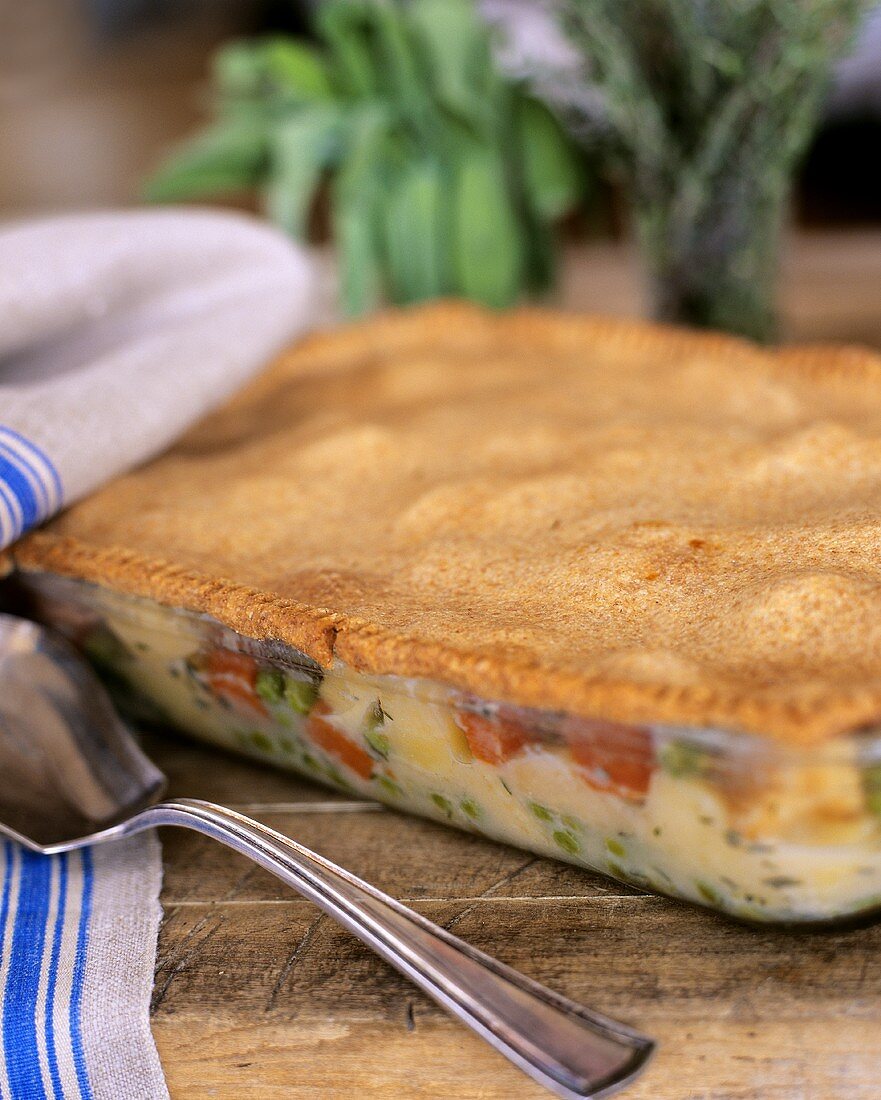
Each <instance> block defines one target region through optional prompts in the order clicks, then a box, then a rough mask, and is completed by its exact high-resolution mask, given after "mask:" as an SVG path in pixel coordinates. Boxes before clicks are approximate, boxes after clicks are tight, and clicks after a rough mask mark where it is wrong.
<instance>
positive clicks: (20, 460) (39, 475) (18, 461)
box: [0, 435, 49, 516]
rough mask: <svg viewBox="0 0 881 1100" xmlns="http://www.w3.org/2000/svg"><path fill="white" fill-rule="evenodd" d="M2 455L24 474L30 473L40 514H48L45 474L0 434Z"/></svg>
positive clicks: (0, 455) (0, 456) (0, 454)
mask: <svg viewBox="0 0 881 1100" xmlns="http://www.w3.org/2000/svg"><path fill="white" fill-rule="evenodd" d="M4 455H5V456H6V458H7V459H8V461H9V462H10V463H11V464H12V465H15V466H18V468H19V470H22V471H23V473H24V474H25V475H27V474H30V475H31V479H32V480H33V481H35V482H36V486H37V493H38V495H39V498H40V503H39V509H40V515H41V516H46V515H48V514H49V487H48V485H47V484H46V481H45V475H44V474H43V472H42V471H41V470H38V469H37V467H36V466H35V465H34V464H33V462H31V460H30V459H29V458H27V457H26V456H25V455H23V454H21V453H20V452H19V451H14V450H13V449H12V448H11V447H10V446H9V444H8V443H4V442H3V438H2V435H0V458H2V457H3V456H4Z"/></svg>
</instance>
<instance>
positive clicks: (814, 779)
mask: <svg viewBox="0 0 881 1100" xmlns="http://www.w3.org/2000/svg"><path fill="white" fill-rule="evenodd" d="M17 583H18V586H19V587H20V588H21V590H22V591H23V592H24V593H25V595H26V597H27V599H28V603H29V610H30V612H31V613H32V614H33V615H34V616H35V617H37V618H39V619H41V620H43V621H45V622H48V623H50V624H51V625H54V626H56V627H58V628H60V629H61V630H63V631H64V632H65V633H66V634H67V635H68V636H69V637H71V638H72V639H73V640H74V641H75V642H76V643H77V644H78V645H79V646H80V647H81V648H82V649H83V650H84V651H85V652H86V653H87V654H88V655H89V656H90V657H91V659H92V660H93V662H94V663H95V665H96V666H97V667H98V669H99V671H101V672H102V673H103V675H104V677H105V680H106V681H107V682H108V683H109V684H110V686H111V687H112V688H113V689H114V692H115V695H116V697H117V699H118V700H119V701H120V702H121V703H122V704H123V705H124V706H126V707H127V708H128V709H129V710H130V711H131V709H132V708H133V707H136V708H137V712H138V714H139V715H140V716H142V717H143V716H145V715H147V716H149V717H152V718H154V719H157V720H159V721H162V722H163V723H165V724H169V725H171V726H174V727H176V728H178V729H180V730H183V731H185V732H187V733H189V734H191V735H193V736H195V737H198V738H200V739H202V740H204V741H207V742H210V743H212V744H215V745H219V746H222V747H223V748H226V749H231V750H233V751H235V752H239V753H243V754H245V755H247V756H250V757H254V758H256V759H258V760H262V761H265V762H267V763H271V764H274V765H276V766H277V767H280V768H287V769H290V770H291V771H296V772H299V773H302V774H304V775H307V776H310V777H312V778H314V779H316V780H318V781H319V782H322V783H327V784H330V785H332V786H334V787H336V788H338V789H340V790H344V791H350V792H353V793H357V794H358V795H363V796H366V797H369V798H373V799H377V800H379V801H382V802H385V803H387V804H388V805H390V806H393V807H395V808H397V809H402V810H408V811H410V812H412V813H417V814H421V815H423V816H425V817H431V818H435V819H436V820H438V821H442V822H445V823H449V824H451V825H455V826H458V827H459V828H462V829H469V830H471V831H473V832H479V833H482V834H484V835H486V836H488V837H493V838H496V839H498V840H502V841H505V842H507V843H510V844H514V845H517V846H520V847H522V848H526V849H529V850H531V851H534V852H538V853H540V854H542V855H548V856H555V857H557V858H559V859H564V860H567V861H569V862H570V863H574V864H577V865H581V866H584V867H588V868H590V869H592V870H595V871H600V872H603V873H604V874H607V875H610V876H611V877H613V878H616V879H620V880H621V881H622V882H626V883H631V884H633V885H636V886H639V887H648V888H650V889H652V890H655V891H657V892H659V893H662V894H667V895H672V896H675V897H679V898H684V899H687V900H689V901H693V902H697V903H699V904H702V905H706V906H710V907H712V908H714V909H718V910H721V911H723V912H725V913H728V914H731V915H733V916H736V917H740V918H744V919H747V920H751V921H761V922H785V923H791V924H793V923H794V924H806V923H809V924H815V923H818V922H830V921H837V920H841V919H845V918H848V919H850V918H854V917H856V916H859V915H864V914H868V913H870V912H872V911H873V910H876V909H879V908H881V736H879V735H878V733H877V732H873V731H867V732H862V733H857V734H853V735H851V736H848V737H842V738H839V739H837V740H836V741H835V742H834V743H832V744H830V745H828V746H823V747H820V748H816V749H811V750H809V751H808V750H795V749H790V748H786V747H784V746H782V745H779V744H776V743H774V742H772V741H770V740H766V739H763V738H760V737H756V736H752V735H747V734H742V733H730V732H726V731H724V730H715V729H698V728H691V727H689V728H680V727H672V726H667V725H642V726H631V725H622V724H619V723H614V722H608V721H604V720H602V719H600V718H596V719H591V718H585V717H578V716H575V715H570V714H565V713H559V712H552V711H545V710H538V709H528V708H524V707H518V706H512V705H510V704H507V703H501V702H494V701H492V700H487V699H481V698H477V697H475V696H473V695H468V694H463V693H462V692H459V691H457V690H455V689H453V688H450V687H449V686H445V685H443V684H440V683H435V682H432V681H429V680H419V679H404V678H401V677H397V676H372V675H365V674H363V673H360V672H358V671H356V670H354V669H351V668H347V667H345V666H344V665H342V664H336V665H334V666H333V667H332V668H330V669H322V668H321V667H320V666H319V665H317V664H316V663H315V662H314V661H312V660H311V659H310V658H309V657H307V656H306V655H305V654H303V653H300V652H298V651H297V650H294V649H291V648H290V647H288V646H287V645H283V644H280V643H277V642H273V641H266V640H263V641H259V640H255V639H252V638H247V637H244V636H242V635H240V634H237V633H235V632H233V631H231V630H229V629H227V628H226V627H224V626H223V625H221V624H220V623H219V622H217V621H216V620H214V619H211V618H209V617H208V616H204V615H198V614H194V613H192V612H188V611H182V610H178V609H172V608H167V607H164V606H161V605H159V604H157V603H154V602H152V601H148V600H143V599H140V598H137V597H132V596H126V595H121V594H119V593H116V592H113V591H110V590H108V589H105V588H102V587H99V586H95V585H92V584H87V583H85V582H82V581H77V580H71V579H68V578H64V577H60V576H56V575H53V574H46V573H20V574H18V577H17Z"/></svg>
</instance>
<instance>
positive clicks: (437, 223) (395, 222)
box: [383, 159, 449, 303]
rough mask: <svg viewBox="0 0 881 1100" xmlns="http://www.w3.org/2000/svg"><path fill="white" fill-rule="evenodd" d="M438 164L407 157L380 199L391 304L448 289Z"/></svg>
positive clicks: (445, 229)
mask: <svg viewBox="0 0 881 1100" xmlns="http://www.w3.org/2000/svg"><path fill="white" fill-rule="evenodd" d="M447 190H448V188H447V186H446V183H445V179H444V174H443V172H442V171H441V168H440V165H439V164H438V163H437V162H436V161H434V160H427V159H426V160H421V161H414V160H408V161H407V162H406V163H405V165H404V167H403V169H402V170H401V171H400V172H399V173H396V175H395V178H394V180H393V181H392V184H391V188H390V191H389V193H388V195H387V197H386V198H385V200H384V203H385V205H384V217H383V225H384V229H385V233H384V241H385V255H386V260H387V263H388V273H389V288H390V291H391V296H392V299H393V300H394V301H395V302H400V303H403V302H418V301H423V300H425V299H428V298H436V297H438V296H439V295H441V294H443V293H444V292H445V291H446V290H447V289H448V287H449V278H448V272H447V267H448V260H447V240H448V237H449V232H448V226H447V225H446V224H445V222H446V217H445V215H446V201H445V193H446V191H447Z"/></svg>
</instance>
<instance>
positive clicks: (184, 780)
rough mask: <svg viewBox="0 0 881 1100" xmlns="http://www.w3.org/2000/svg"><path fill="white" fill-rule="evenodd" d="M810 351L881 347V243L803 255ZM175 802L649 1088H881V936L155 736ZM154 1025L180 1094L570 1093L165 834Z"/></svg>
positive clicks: (619, 306) (200, 851)
mask: <svg viewBox="0 0 881 1100" xmlns="http://www.w3.org/2000/svg"><path fill="white" fill-rule="evenodd" d="M785 285H786V293H785V297H784V302H785V319H786V332H787V335H789V336H791V337H793V338H806V339H818V340H847V339H858V340H861V341H863V342H866V343H871V344H874V345H876V346H878V347H881V236H879V235H869V234H865V235H859V236H853V235H848V236H838V237H833V236H822V237H813V238H810V239H802V240H799V241H797V242H795V243H794V244H793V245H792V247H791V249H790V253H789V256H788V260H787V276H786V282H785ZM635 286H636V282H635V279H634V275H633V267H632V263H631V257H630V255H629V254H628V253H626V252H623V251H621V250H620V249H615V248H600V249H593V250H591V251H590V252H587V251H579V252H578V253H575V254H573V255H571V256H569V257H568V258H567V273H566V280H565V287H564V291H563V293H562V300H563V303H564V304H565V305H566V306H570V307H573V308H582V309H590V310H593V311H598V312H605V313H619V314H620V313H633V312H636V311H638V308H639V299H638V294H637V292H636V289H635ZM150 747H151V751H152V752H153V753H154V756H155V758H156V759H157V760H158V762H159V763H160V765H161V766H162V767H164V768H165V769H166V771H167V772H168V773H169V775H170V777H171V785H172V793H173V794H176V795H184V794H186V795H190V796H195V797H203V798H212V799H216V800H219V801H224V802H227V803H228V804H231V805H234V806H236V807H237V808H239V809H242V810H243V811H245V812H248V813H251V814H253V815H254V816H255V817H258V818H259V819H260V820H262V821H265V822H267V823H268V824H270V825H272V826H273V827H274V828H276V829H279V830H280V831H281V832H283V833H286V834H288V835H290V836H292V837H295V838H297V839H298V840H301V841H303V842H304V843H306V844H308V845H310V846H312V847H314V848H316V849H317V850H318V851H320V852H322V853H323V854H325V855H327V856H329V857H330V858H331V859H334V860H336V861H338V862H339V863H342V864H343V865H344V866H346V867H348V868H350V869H351V870H352V871H354V872H356V873H357V874H359V875H363V876H364V877H366V878H368V879H369V880H370V881H372V882H374V883H375V884H376V885H377V886H379V887H381V888H382V889H384V890H386V891H388V892H390V893H391V894H393V895H394V896H396V897H399V898H401V899H402V900H404V901H406V902H407V903H408V904H412V905H413V906H414V907H415V908H416V909H418V910H419V911H420V912H422V913H424V914H426V915H427V916H428V917H430V918H431V919H432V920H435V921H437V922H439V923H440V924H443V925H445V926H446V927H449V928H453V929H455V931H456V933H457V934H459V935H461V936H463V937H464V938H465V939H467V940H469V941H470V942H471V943H473V944H475V945H476V946H478V947H480V948H482V949H483V950H485V951H489V952H490V953H492V954H493V955H496V956H497V957H499V958H501V959H503V960H504V961H505V962H508V963H510V964H512V965H513V966H515V967H517V968H518V969H520V970H522V971H524V972H525V973H527V974H530V975H532V976H533V977H535V978H537V979H539V980H540V981H542V982H545V983H546V984H548V985H550V986H552V987H553V988H555V989H558V990H560V991H561V992H563V993H566V994H568V995H569V996H570V997H573V998H575V999H576V1000H579V1001H583V1002H584V1003H585V1004H587V1005H590V1006H592V1007H594V1008H597V1009H600V1010H603V1011H606V1012H607V1013H609V1014H610V1015H613V1016H615V1017H617V1018H619V1019H621V1020H624V1021H627V1022H629V1023H632V1024H634V1025H635V1026H637V1027H639V1028H641V1029H642V1030H644V1031H646V1032H648V1033H649V1034H650V1035H653V1036H654V1037H655V1038H657V1040H658V1041H659V1043H660V1049H659V1052H658V1054H657V1056H656V1058H655V1060H654V1061H653V1063H652V1064H651V1065H650V1066H649V1069H648V1070H647V1072H646V1073H645V1074H644V1075H643V1077H642V1078H641V1079H640V1080H639V1081H638V1082H637V1083H636V1084H635V1085H634V1086H633V1087H632V1088H631V1089H630V1090H629V1091H628V1092H627V1093H626V1094H625V1095H627V1096H628V1097H632V1098H633V1100H637V1098H641V1100H646V1098H649V1097H650V1098H652V1100H681V1098H685V1097H689V1098H692V1097H694V1098H710V1097H712V1098H714V1100H722V1098H726V1100H728V1098H731V1100H734V1098H747V1097H749V1098H756V1100H783V1098H786V1100H796V1098H799V1100H801V1098H808V1097H810V1098H815V1097H816V1098H824V1100H825V1098H838V1097H841V1098H844V1097H847V1098H849V1100H850V1098H853V1100H856V1098H860V1100H862V1098H866V1100H868V1098H873V1100H875V1098H877V1097H879V1096H881V924H879V925H877V926H876V927H874V928H865V929H861V930H856V931H842V932H825V933H820V934H795V933H786V932H777V931H756V930H753V929H748V928H744V927H740V926H738V925H736V924H733V923H731V922H729V921H726V920H724V919H723V918H721V917H717V916H716V915H714V914H712V913H709V912H704V911H701V910H698V909H695V908H692V907H689V906H686V905H683V904H679V903H676V902H672V901H668V900H665V899H662V898H657V897H653V896H650V895H646V894H644V893H642V892H640V891H637V890H631V889H628V888H625V887H622V886H619V885H618V884H616V883H613V882H610V881H609V880H608V879H604V878H601V877H600V876H595V875H591V874H588V873H585V872H582V871H578V870H576V869H575V868H573V867H568V866H565V865H563V864H558V863H555V862H551V861H548V860H544V859H539V858H537V857H534V856H531V855H529V854H528V853H523V852H518V851H515V850H513V849H510V848H506V847H502V846H499V845H495V844H491V843H489V842H487V841H483V840H479V839H477V838H475V837H470V836H465V835H463V834H459V833H456V832H454V831H453V830H448V829H445V828H442V827H441V826H437V825H433V824H429V823H427V822H423V821H419V820H416V819H412V818H406V817H402V816H400V815H398V814H395V813H393V812H391V811H387V810H383V809H381V808H379V807H377V806H375V805H374V804H370V803H363V802H352V801H349V800H346V799H344V798H342V797H340V796H337V795H334V794H329V793H328V792H327V791H324V790H322V789H321V788H318V787H315V786H313V785H310V784H308V783H306V782H305V781H300V780H297V779H295V778H291V777H289V776H285V775H282V774H278V773H274V772H272V771H269V770H267V769H263V768H259V767H257V766H254V765H250V764H247V763H243V762H240V761H238V760H235V759H233V758H231V757H227V756H223V755H220V754H218V753H214V752H211V751H209V750H207V749H204V748H202V747H200V746H198V745H195V744H191V743H189V742H186V741H183V740H178V739H176V738H173V737H168V736H164V735H163V736H160V735H151V746H150ZM163 844H164V852H165V885H164V889H163V894H162V901H163V904H164V907H165V919H164V921H163V924H162V931H161V935H160V940H159V953H158V960H157V971H156V988H155V993H154V1000H153V1030H154V1033H155V1036H156V1041H157V1044H158V1047H159V1052H160V1055H161V1057H162V1062H163V1065H164V1067H165V1071H166V1074H167V1077H168V1083H169V1087H170V1089H171V1094H172V1097H173V1098H175V1100H184V1098H186V1100H202V1098H208V1097H214V1098H218V1100H243V1098H245V1097H248V1098H254V1100H280V1098H281V1097H285V1098H299V1097H309V1098H321V1100H324V1098H334V1097H352V1096H356V1097H404V1098H409V1097H426V1098H440V1097H444V1098H446V1097H458V1098H463V1100H515V1098H521V1097H522V1098H524V1100H525V1098H527V1097H536V1098H538V1097H540V1096H546V1095H548V1094H547V1093H545V1092H544V1091H543V1090H541V1089H539V1088H538V1087H537V1086H535V1085H533V1084H532V1082H530V1081H529V1080H528V1079H527V1078H526V1077H524V1076H523V1075H522V1074H521V1073H519V1072H518V1071H517V1070H515V1069H513V1068H512V1067H511V1066H510V1065H509V1064H508V1063H507V1062H506V1061H505V1060H504V1059H502V1058H501V1057H500V1056H499V1055H497V1054H495V1053H493V1052H492V1051H491V1050H490V1049H489V1048H488V1047H487V1046H486V1045H485V1044H484V1043H482V1042H481V1041H480V1040H478V1039H477V1038H475V1037H474V1036H473V1035H471V1034H470V1033H469V1032H467V1031H466V1030H465V1029H464V1028H462V1027H461V1026H460V1025H458V1024H457V1023H455V1022H453V1021H452V1020H451V1019H450V1018H448V1017H447V1016H446V1015H445V1014H444V1013H443V1012H442V1011H441V1010H440V1009H438V1008H436V1007H435V1006H434V1005H433V1004H432V1003H431V1002H430V1001H429V1000H428V999H427V998H425V997H424V996H423V995H422V994H421V993H419V992H418V991H417V990H416V989H414V988H413V987H412V986H411V985H409V983H407V982H406V981H405V980H404V979H403V978H400V977H399V976H398V975H397V974H396V973H394V972H393V971H391V970H390V969H389V968H388V967H387V966H386V965H385V964H383V963H382V962H380V961H379V960H378V959H377V958H375V957H374V956H373V955H372V954H371V953H370V952H369V951H368V950H367V949H366V948H363V947H362V946H361V945H360V944H358V943H357V942H356V941H355V940H353V939H352V937H351V936H349V935H348V934H347V933H345V932H344V931H342V930H341V929H339V928H338V927H337V926H336V925H335V924H334V922H333V921H331V920H330V919H329V918H327V917H324V916H321V915H319V914H318V911H317V910H316V909H315V908H314V907H313V906H311V905H310V904H309V903H307V902H305V901H303V900H301V899H300V898H298V897H297V896H295V895H293V894H292V893H290V892H289V891H288V890H287V889H286V888H284V887H282V886H281V884H280V883H277V882H276V880H275V879H273V878H272V877H271V876H270V875H268V874H267V873H265V872H263V871H261V870H260V869H259V868H257V867H255V866H253V865H252V864H250V863H248V862H247V861H245V860H244V859H242V858H241V857H239V856H235V855H234V854H232V853H231V852H228V851H227V850H226V849H223V848H221V847H220V846H219V845H217V844H215V843H212V842H211V841H208V840H203V839H201V838H199V837H197V836H195V835H190V834H187V833H184V832H182V831H180V830H164V832H163Z"/></svg>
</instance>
